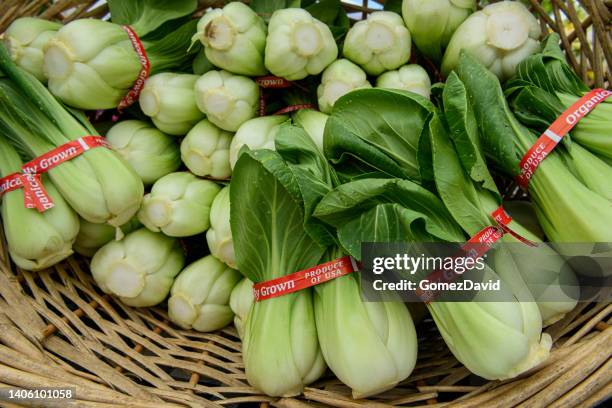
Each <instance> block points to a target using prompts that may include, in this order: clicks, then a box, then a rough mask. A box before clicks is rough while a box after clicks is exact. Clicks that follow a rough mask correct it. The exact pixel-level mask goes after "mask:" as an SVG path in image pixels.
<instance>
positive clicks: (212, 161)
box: [181, 119, 233, 180]
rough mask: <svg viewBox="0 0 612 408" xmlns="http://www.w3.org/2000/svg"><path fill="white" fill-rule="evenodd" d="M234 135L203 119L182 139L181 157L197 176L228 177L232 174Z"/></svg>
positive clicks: (223, 178) (220, 178)
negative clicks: (231, 158)
mask: <svg viewBox="0 0 612 408" xmlns="http://www.w3.org/2000/svg"><path fill="white" fill-rule="evenodd" d="M232 136H233V135H232V134H231V133H230V132H226V131H224V130H221V129H219V128H218V127H216V126H215V125H213V124H212V123H210V122H209V121H208V120H207V119H202V120H201V121H199V122H198V123H197V124H196V125H195V126H194V127H193V128H191V130H190V131H189V133H187V136H185V138H184V139H183V140H182V142H181V159H182V160H183V163H185V166H187V168H188V169H189V171H191V172H192V173H193V174H195V175H196V176H200V177H209V178H212V179H215V180H225V179H228V178H229V177H230V176H231V174H232V169H231V167H230V161H229V148H230V143H231V141H232Z"/></svg>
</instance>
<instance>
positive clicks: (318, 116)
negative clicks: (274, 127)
mask: <svg viewBox="0 0 612 408" xmlns="http://www.w3.org/2000/svg"><path fill="white" fill-rule="evenodd" d="M328 117H329V115H327V114H325V113H322V112H319V111H316V110H313V109H300V110H298V111H297V112H295V113H294V114H293V123H295V124H296V125H299V126H301V127H302V128H303V129H304V130H305V131H306V133H308V136H310V138H311V139H312V141H313V142H314V143H315V145H316V146H317V148H318V149H319V150H320V151H321V152H322V151H323V132H324V131H325V123H327V118H328Z"/></svg>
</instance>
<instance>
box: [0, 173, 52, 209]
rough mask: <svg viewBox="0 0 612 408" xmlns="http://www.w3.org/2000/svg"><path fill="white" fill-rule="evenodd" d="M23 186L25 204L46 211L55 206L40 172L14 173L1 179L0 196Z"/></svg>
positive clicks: (27, 206) (26, 206)
mask: <svg viewBox="0 0 612 408" xmlns="http://www.w3.org/2000/svg"><path fill="white" fill-rule="evenodd" d="M20 188H23V206H24V207H25V208H36V209H37V210H38V211H39V212H44V211H46V210H48V209H50V208H53V205H54V204H53V200H52V199H51V197H50V196H49V194H47V191H46V190H45V188H44V187H43V185H42V183H41V181H40V175H39V174H28V173H25V174H24V173H13V174H9V175H8V176H6V177H3V178H1V179H0V197H2V195H3V194H5V193H8V192H11V191H15V190H18V189H20Z"/></svg>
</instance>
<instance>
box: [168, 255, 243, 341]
mask: <svg viewBox="0 0 612 408" xmlns="http://www.w3.org/2000/svg"><path fill="white" fill-rule="evenodd" d="M241 277H242V276H241V275H240V272H238V271H236V270H234V269H230V268H228V267H227V266H226V265H224V264H223V263H222V262H220V261H219V260H217V259H216V258H215V257H213V256H211V255H208V256H206V257H204V258H202V259H200V260H197V261H195V262H194V263H192V264H190V265H188V266H187V267H186V268H185V269H183V270H182V271H181V273H179V275H178V276H177V277H176V280H175V281H174V284H173V285H172V289H171V291H170V298H169V299H168V316H169V318H170V320H171V321H172V322H174V323H176V324H177V325H179V326H180V327H182V328H183V329H191V328H193V329H195V330H197V331H201V332H212V331H215V330H219V329H222V328H224V327H225V326H227V325H228V324H229V323H230V322H231V321H232V318H233V317H234V313H233V312H232V310H231V309H230V306H229V301H230V295H231V293H232V290H233V289H234V287H235V286H236V284H237V283H238V282H240V278H241Z"/></svg>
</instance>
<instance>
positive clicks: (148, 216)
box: [138, 171, 220, 237]
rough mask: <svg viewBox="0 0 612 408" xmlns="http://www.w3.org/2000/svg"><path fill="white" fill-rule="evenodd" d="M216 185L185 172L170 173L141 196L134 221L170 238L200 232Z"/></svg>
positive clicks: (206, 224) (206, 223)
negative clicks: (140, 205) (138, 209)
mask: <svg viewBox="0 0 612 408" xmlns="http://www.w3.org/2000/svg"><path fill="white" fill-rule="evenodd" d="M219 190H220V187H219V186H218V185H216V184H215V183H213V182H212V181H209V180H202V179H199V178H197V177H196V176H194V175H193V174H191V173H189V172H188V171H183V172H176V173H170V174H168V175H166V176H164V177H162V178H160V179H159V180H157V181H156V182H155V184H153V187H152V188H151V192H150V193H148V194H146V195H145V196H144V199H143V201H142V207H141V208H140V211H139V212H138V220H139V221H140V222H141V223H142V224H143V225H144V226H145V227H147V228H148V229H150V230H151V231H154V232H159V231H161V232H163V233H164V234H166V235H168V236H171V237H188V236H191V235H196V234H200V233H202V232H204V231H206V230H207V229H208V227H209V226H210V222H209V218H208V216H209V213H210V208H211V205H212V202H213V200H214V198H215V196H216V195H217V193H218V192H219Z"/></svg>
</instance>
